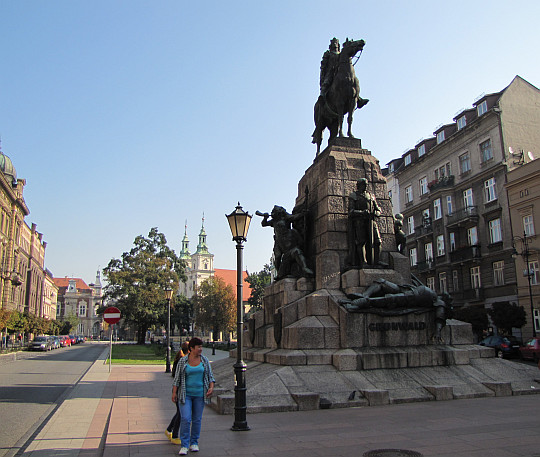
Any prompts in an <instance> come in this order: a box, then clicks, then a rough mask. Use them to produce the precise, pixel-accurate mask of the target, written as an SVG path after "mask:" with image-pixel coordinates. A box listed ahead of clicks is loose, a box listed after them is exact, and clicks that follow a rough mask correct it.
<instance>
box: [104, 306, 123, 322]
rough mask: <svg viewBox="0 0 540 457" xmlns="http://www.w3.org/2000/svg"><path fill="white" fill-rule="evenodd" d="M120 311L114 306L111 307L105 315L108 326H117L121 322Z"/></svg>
mask: <svg viewBox="0 0 540 457" xmlns="http://www.w3.org/2000/svg"><path fill="white" fill-rule="evenodd" d="M120 317H121V316H120V310H119V309H118V308H115V307H114V306H109V307H108V308H107V309H106V310H105V312H104V313H103V320H104V321H105V322H107V324H111V325H112V324H116V323H117V322H118V321H119V320H120Z"/></svg>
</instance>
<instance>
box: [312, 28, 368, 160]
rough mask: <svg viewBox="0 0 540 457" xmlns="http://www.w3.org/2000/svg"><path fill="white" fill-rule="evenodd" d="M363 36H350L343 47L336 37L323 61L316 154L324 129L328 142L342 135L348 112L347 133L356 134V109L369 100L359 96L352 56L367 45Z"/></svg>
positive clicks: (316, 119)
mask: <svg viewBox="0 0 540 457" xmlns="http://www.w3.org/2000/svg"><path fill="white" fill-rule="evenodd" d="M364 45H365V42H364V40H356V41H354V40H349V39H347V40H346V41H345V43H344V44H343V48H342V49H341V51H340V45H339V40H338V39H337V38H333V39H332V41H331V42H330V46H329V49H328V51H326V52H325V53H324V55H323V58H322V61H321V74H320V81H319V84H320V88H321V93H320V95H319V98H318V100H317V102H316V103H315V109H314V111H315V130H314V131H313V135H311V136H312V137H313V140H312V143H315V144H316V145H317V155H318V154H319V152H320V149H321V143H322V134H323V131H324V129H326V128H327V129H328V130H330V139H329V140H328V141H329V142H330V141H331V140H333V139H334V138H335V137H337V135H338V133H339V136H340V137H342V136H343V129H342V125H343V117H344V116H345V114H348V116H347V123H348V129H347V136H349V137H350V138H354V136H353V134H352V132H351V126H352V121H353V112H354V110H355V109H356V108H358V109H360V108H362V107H363V106H364V105H366V104H367V102H368V101H369V100H368V99H364V98H361V97H360V83H359V82H358V78H357V77H356V74H355V72H354V65H353V63H352V58H353V57H354V56H355V55H356V54H358V53H359V52H361V51H362V50H363V49H364Z"/></svg>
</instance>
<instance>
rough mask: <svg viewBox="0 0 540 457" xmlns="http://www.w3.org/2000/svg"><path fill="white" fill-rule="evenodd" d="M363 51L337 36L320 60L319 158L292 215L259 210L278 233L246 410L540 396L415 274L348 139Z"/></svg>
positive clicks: (528, 377) (379, 180)
mask: <svg viewBox="0 0 540 457" xmlns="http://www.w3.org/2000/svg"><path fill="white" fill-rule="evenodd" d="M364 45H365V43H364V41H363V40H359V41H354V40H351V41H350V40H347V41H346V42H345V44H344V45H343V49H342V50H341V51H340V47H339V41H338V40H337V39H335V38H334V39H333V40H332V41H331V43H330V49H329V50H328V51H326V52H325V54H324V56H323V60H322V63H321V76H320V85H321V92H320V95H319V97H318V99H317V102H316V104H315V125H316V127H315V132H314V133H313V142H314V143H315V144H316V145H317V154H316V156H315V160H314V161H313V163H312V164H311V166H309V167H308V168H307V170H306V171H305V173H304V175H303V176H302V177H301V178H300V181H299V183H298V195H297V197H296V204H295V208H294V209H293V210H292V211H291V213H288V212H287V211H286V210H285V209H284V208H283V207H280V206H277V205H276V206H275V207H274V208H273V210H272V211H271V213H270V214H269V213H263V212H260V211H258V212H257V213H256V214H257V215H258V216H260V217H262V220H261V224H262V225H263V226H265V227H266V226H268V227H272V228H273V229H274V243H275V244H274V258H275V267H276V269H277V272H278V274H277V278H276V280H275V281H274V282H273V283H272V284H270V285H269V286H268V287H267V288H266V291H265V297H264V301H263V309H262V310H260V311H258V312H256V313H255V314H254V315H253V317H252V318H251V319H249V320H247V321H246V324H245V332H244V333H245V341H246V350H245V354H244V360H245V361H246V362H247V373H246V378H247V386H248V390H247V395H248V411H250V412H259V411H288V410H290V411H293V410H302V409H304V410H305V409H316V408H327V407H346V406H359V405H380V404H388V403H400V402H409V401H426V400H444V399H453V398H470V397H474V396H493V395H512V394H516V393H532V392H536V390H535V389H538V391H540V384H538V382H537V381H535V380H534V374H533V373H532V371H527V370H525V371H523V370H522V368H520V369H519V370H518V369H514V368H513V367H511V366H501V365H500V363H501V362H505V361H500V360H498V359H495V358H494V357H493V355H494V354H493V350H492V349H489V348H484V347H481V346H477V345H474V344H472V343H473V337H472V331H471V327H470V325H469V324H466V323H463V322H459V321H454V320H450V319H448V314H447V313H448V310H449V308H450V306H451V297H449V296H448V295H447V294H444V295H442V296H438V295H437V294H436V293H435V292H434V291H432V290H430V289H429V288H428V287H426V286H425V285H424V284H421V283H420V282H419V281H418V280H417V279H416V278H415V277H414V276H413V275H411V272H410V267H409V259H408V258H407V257H405V256H404V255H403V249H404V245H405V242H406V238H405V235H404V233H403V230H402V226H403V223H402V216H401V215H395V216H394V214H393V209H392V204H391V201H390V198H389V196H388V193H387V190H386V181H385V178H384V177H383V175H382V174H381V169H380V166H379V161H378V160H377V159H376V158H375V157H374V156H373V155H372V154H371V152H370V151H369V150H367V149H364V148H362V144H361V140H360V139H356V138H354V137H353V135H352V132H351V125H352V113H353V112H354V110H355V109H358V108H360V107H362V106H364V105H365V104H366V103H367V100H365V99H362V98H360V95H359V84H358V79H357V78H356V75H355V74H354V67H353V64H352V59H353V57H354V56H355V55H356V54H357V53H358V52H360V51H361V50H362V49H363V48H364ZM345 114H348V125H349V128H348V136H347V137H345V136H344V135H343V132H342V129H341V124H342V121H343V117H344V115H345ZM325 129H329V130H330V139H329V141H328V146H327V147H326V148H325V149H324V150H323V151H320V145H321V142H322V132H323V131H324V130H325ZM231 360H232V359H231ZM231 363H232V362H231V361H230V360H229V361H227V360H225V361H219V362H216V363H214V365H213V370H214V374H215V376H216V381H217V387H216V389H215V392H216V394H217V397H216V399H215V401H214V406H215V407H216V409H217V410H218V411H219V412H221V413H228V412H231V411H232V408H233V404H234V396H233V395H232V389H233V387H234V386H233V384H232V382H233V379H232V376H231V372H232V371H231V368H230V364H231ZM531 386H532V387H531Z"/></svg>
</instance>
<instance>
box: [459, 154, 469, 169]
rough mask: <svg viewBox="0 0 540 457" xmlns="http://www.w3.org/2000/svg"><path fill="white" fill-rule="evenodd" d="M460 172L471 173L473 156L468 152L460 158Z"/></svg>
mask: <svg viewBox="0 0 540 457" xmlns="http://www.w3.org/2000/svg"><path fill="white" fill-rule="evenodd" d="M459 171H460V173H461V174H463V173H467V172H468V171H471V156H470V155H469V153H468V152H466V153H465V154H461V155H460V156H459Z"/></svg>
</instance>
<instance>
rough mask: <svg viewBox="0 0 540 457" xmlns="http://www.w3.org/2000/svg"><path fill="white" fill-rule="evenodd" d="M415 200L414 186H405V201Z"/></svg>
mask: <svg viewBox="0 0 540 457" xmlns="http://www.w3.org/2000/svg"><path fill="white" fill-rule="evenodd" d="M412 201H413V194H412V186H407V187H405V203H410V202H412Z"/></svg>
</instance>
